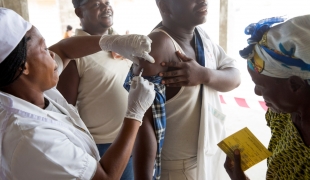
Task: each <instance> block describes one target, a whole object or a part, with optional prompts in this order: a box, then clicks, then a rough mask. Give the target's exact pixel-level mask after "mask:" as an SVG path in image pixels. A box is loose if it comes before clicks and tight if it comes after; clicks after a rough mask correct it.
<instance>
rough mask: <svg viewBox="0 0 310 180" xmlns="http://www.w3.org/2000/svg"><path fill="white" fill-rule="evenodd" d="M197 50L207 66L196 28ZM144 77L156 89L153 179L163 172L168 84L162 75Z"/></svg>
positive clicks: (127, 80)
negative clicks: (155, 144)
mask: <svg viewBox="0 0 310 180" xmlns="http://www.w3.org/2000/svg"><path fill="white" fill-rule="evenodd" d="M195 52H196V58H197V62H198V63H199V64H200V65H201V66H203V67H205V54H204V48H203V42H202V39H201V36H200V34H199V32H198V30H197V29H195ZM132 68H133V66H132V67H131V69H130V71H129V73H128V75H127V77H126V80H125V83H124V88H125V89H126V90H127V91H129V89H130V83H131V80H132V78H133V77H134V74H133V69H132ZM144 79H147V80H149V81H150V82H152V83H153V84H154V87H155V91H156V96H155V100H154V103H153V104H152V113H153V120H154V128H155V135H156V140H157V152H156V159H155V165H154V170H155V171H154V172H155V173H154V176H153V179H154V180H157V179H160V174H161V151H162V147H163V144H164V138H165V130H166V108H165V103H166V86H165V85H163V84H161V80H162V77H160V76H146V77H145V76H144ZM201 86H202V85H201ZM201 92H202V91H201Z"/></svg>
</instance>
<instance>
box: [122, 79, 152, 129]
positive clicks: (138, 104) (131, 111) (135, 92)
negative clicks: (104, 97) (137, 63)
mask: <svg viewBox="0 0 310 180" xmlns="http://www.w3.org/2000/svg"><path fill="white" fill-rule="evenodd" d="M154 98H155V90H154V84H153V83H150V82H149V81H148V80H145V79H144V78H143V77H139V76H136V77H134V78H133V79H132V82H131V86H130V90H129V95H128V108H127V112H126V115H125V117H126V118H130V119H135V120H138V121H140V122H141V124H142V118H143V116H144V114H145V112H146V110H148V108H149V107H150V106H151V105H152V103H153V101H154Z"/></svg>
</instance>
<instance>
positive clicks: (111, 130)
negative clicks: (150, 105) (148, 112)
mask: <svg viewBox="0 0 310 180" xmlns="http://www.w3.org/2000/svg"><path fill="white" fill-rule="evenodd" d="M72 3H73V5H74V8H75V13H76V15H77V16H78V17H79V18H80V22H81V26H82V29H77V30H76V33H75V35H76V36H89V35H103V34H117V33H116V32H115V31H114V30H113V29H112V25H113V13H114V12H113V9H112V7H111V4H110V2H109V0H72ZM131 64H132V63H131V61H129V60H127V59H123V58H121V57H117V55H116V54H115V53H113V52H108V51H100V52H97V53H95V54H92V55H89V56H85V57H82V58H78V59H75V61H71V62H70V63H69V64H68V66H67V67H66V69H65V70H64V71H63V72H62V74H61V76H60V78H59V83H58V85H57V89H58V90H59V91H60V92H61V93H62V95H63V96H64V97H65V98H66V100H67V101H68V102H69V104H73V105H75V106H76V107H77V109H78V111H79V114H80V116H81V118H82V119H83V121H84V123H85V124H86V126H87V128H88V129H89V131H90V133H91V134H92V136H93V137H94V140H95V142H96V144H97V147H98V150H99V153H100V156H102V155H103V154H104V153H105V151H106V150H107V149H108V147H109V146H110V145H111V143H112V142H113V141H114V139H115V138H116V136H117V134H118V132H119V130H120V128H121V125H122V122H123V121H122V118H123V116H124V115H125V112H126V108H127V99H128V98H127V96H128V93H127V91H126V90H124V88H123V87H122V85H123V82H124V80H125V77H126V75H127V72H128V70H129V68H130V66H131ZM121 180H133V171H132V160H131V158H130V160H129V163H128V165H127V167H126V169H125V171H124V173H123V176H122V178H121Z"/></svg>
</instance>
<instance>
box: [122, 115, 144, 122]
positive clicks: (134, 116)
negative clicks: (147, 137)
mask: <svg viewBox="0 0 310 180" xmlns="http://www.w3.org/2000/svg"><path fill="white" fill-rule="evenodd" d="M125 118H127V119H132V120H136V121H139V122H140V124H142V119H143V115H139V114H136V113H131V112H127V113H126V115H125Z"/></svg>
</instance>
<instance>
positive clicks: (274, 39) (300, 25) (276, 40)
mask: <svg viewBox="0 0 310 180" xmlns="http://www.w3.org/2000/svg"><path fill="white" fill-rule="evenodd" d="M309 44H310V15H305V16H299V17H295V18H292V19H290V20H288V21H286V22H284V23H281V24H279V25H276V26H274V27H271V29H270V30H269V31H268V32H267V38H266V39H265V41H263V45H266V46H267V47H268V48H269V49H271V50H273V51H276V53H278V54H281V55H283V56H287V57H293V59H292V60H290V61H291V62H293V61H297V60H294V58H299V59H301V60H302V61H303V63H305V64H304V65H303V67H305V68H307V69H302V68H301V67H300V66H294V65H289V64H287V63H285V62H281V61H279V60H276V59H275V58H273V57H272V56H270V54H268V53H267V52H266V51H265V50H264V49H263V48H262V47H261V45H260V44H256V45H255V51H256V53H257V54H258V55H259V57H260V58H261V59H262V60H263V61H264V63H260V64H262V65H263V67H262V68H263V71H262V72H261V73H262V74H264V75H267V76H271V77H277V78H289V77H290V76H294V75H295V76H299V77H301V78H302V79H310V46H309ZM255 61H256V62H257V59H255Z"/></svg>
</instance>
